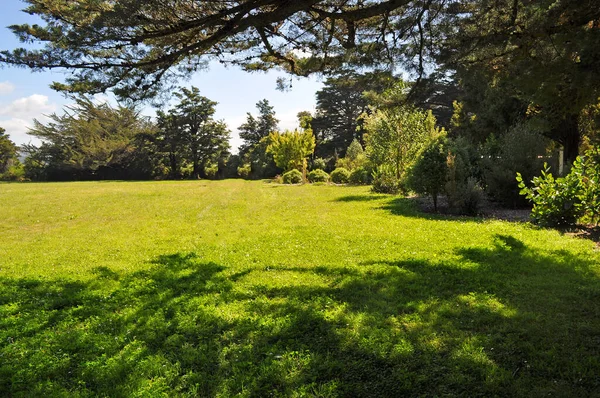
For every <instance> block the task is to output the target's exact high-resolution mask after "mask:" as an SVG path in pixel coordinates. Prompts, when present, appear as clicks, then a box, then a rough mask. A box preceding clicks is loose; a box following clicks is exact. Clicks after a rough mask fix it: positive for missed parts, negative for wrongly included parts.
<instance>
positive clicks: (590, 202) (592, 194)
mask: <svg viewBox="0 0 600 398" xmlns="http://www.w3.org/2000/svg"><path fill="white" fill-rule="evenodd" d="M571 174H574V175H575V178H577V179H578V180H579V181H580V189H581V192H580V193H579V200H580V201H581V207H582V208H581V211H582V213H583V215H584V216H585V218H587V220H586V221H589V222H591V223H594V224H596V225H598V221H600V147H598V148H592V149H590V150H588V151H586V153H585V154H584V155H583V156H582V157H580V158H579V159H578V160H577V161H576V162H575V163H574V164H573V167H572V168H571Z"/></svg>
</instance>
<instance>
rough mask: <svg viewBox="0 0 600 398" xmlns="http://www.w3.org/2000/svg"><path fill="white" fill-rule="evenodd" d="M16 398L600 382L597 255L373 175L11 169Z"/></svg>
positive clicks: (8, 283) (521, 390)
mask: <svg viewBox="0 0 600 398" xmlns="http://www.w3.org/2000/svg"><path fill="white" fill-rule="evenodd" d="M0 203H1V207H0V396H23V397H30V396H52V397H54V396H110V397H118V396H203V397H212V396H217V397H230V396H238V395H239V396H244V397H250V396H255V397H268V396H290V397H300V396H319V397H348V396H357V397H400V396H424V397H433V396H440V397H442V396H468V397H474V396H482V397H490V396H511V397H513V396H521V397H533V396H547V395H550V396H577V397H582V396H593V395H594V394H596V396H599V391H600V279H599V278H600V265H599V264H600V255H599V253H597V252H596V251H595V250H594V244H593V243H592V242H590V241H586V240H583V239H575V238H570V237H566V236H562V235H560V234H559V233H558V232H555V231H550V230H538V229H535V228H533V227H530V226H528V225H524V224H514V223H507V222H501V221H484V220H480V219H444V218H441V217H434V216H426V215H422V214H419V213H418V212H416V211H415V210H414V209H413V208H412V206H411V204H410V202H409V201H407V200H405V199H401V198H393V197H389V196H381V195H372V194H370V193H369V192H368V188H365V187H332V186H292V187H289V186H278V185H273V184H266V183H263V182H245V181H224V182H205V181H195V182H136V183H125V182H106V183H64V184H62V183H61V184H58V183H57V184H2V185H0Z"/></svg>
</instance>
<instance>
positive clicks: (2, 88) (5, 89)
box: [0, 81, 15, 95]
mask: <svg viewBox="0 0 600 398" xmlns="http://www.w3.org/2000/svg"><path fill="white" fill-rule="evenodd" d="M14 90H15V85H14V84H12V83H11V82H9V81H5V82H0V95H6V94H10V93H12V92H13V91H14Z"/></svg>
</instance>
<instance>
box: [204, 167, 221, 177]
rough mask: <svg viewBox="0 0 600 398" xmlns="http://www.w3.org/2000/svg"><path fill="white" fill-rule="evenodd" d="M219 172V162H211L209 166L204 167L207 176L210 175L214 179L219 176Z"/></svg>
mask: <svg viewBox="0 0 600 398" xmlns="http://www.w3.org/2000/svg"><path fill="white" fill-rule="evenodd" d="M218 172H219V165H218V164H211V165H210V166H207V167H205V168H204V173H205V174H206V177H208V178H210V179H214V178H215V177H216V176H217V173H218Z"/></svg>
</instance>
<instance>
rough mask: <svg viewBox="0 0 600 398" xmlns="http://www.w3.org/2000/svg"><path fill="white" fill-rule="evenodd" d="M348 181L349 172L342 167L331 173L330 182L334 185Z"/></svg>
mask: <svg viewBox="0 0 600 398" xmlns="http://www.w3.org/2000/svg"><path fill="white" fill-rule="evenodd" d="M349 179H350V172H349V171H348V170H346V169H344V168H342V167H338V168H337V169H335V170H333V171H332V172H331V181H333V182H334V183H336V184H345V183H347V182H348V180H349Z"/></svg>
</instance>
